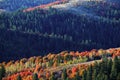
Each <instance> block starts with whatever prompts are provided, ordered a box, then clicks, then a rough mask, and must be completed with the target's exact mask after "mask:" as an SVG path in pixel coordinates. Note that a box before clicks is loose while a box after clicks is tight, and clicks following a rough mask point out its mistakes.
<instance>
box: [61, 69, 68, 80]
mask: <svg viewBox="0 0 120 80" xmlns="http://www.w3.org/2000/svg"><path fill="white" fill-rule="evenodd" d="M66 78H67V73H66V69H63V72H62V79H63V80H65V79H66Z"/></svg>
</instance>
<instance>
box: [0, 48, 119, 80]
mask: <svg viewBox="0 0 120 80" xmlns="http://www.w3.org/2000/svg"><path fill="white" fill-rule="evenodd" d="M1 79H2V80H120V48H110V49H107V50H103V49H99V50H95V49H93V50H91V51H84V52H79V51H70V52H68V51H62V52H60V53H58V54H48V55H46V56H43V57H42V56H34V57H30V58H28V59H27V58H23V59H20V60H17V61H14V60H11V61H9V62H2V63H0V80H1Z"/></svg>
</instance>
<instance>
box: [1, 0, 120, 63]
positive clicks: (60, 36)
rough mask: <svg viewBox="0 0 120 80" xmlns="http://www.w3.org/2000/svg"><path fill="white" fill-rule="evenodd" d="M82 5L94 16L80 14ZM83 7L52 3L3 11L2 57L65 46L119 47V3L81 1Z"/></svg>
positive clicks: (57, 49)
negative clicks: (32, 7) (56, 6)
mask: <svg viewBox="0 0 120 80" xmlns="http://www.w3.org/2000/svg"><path fill="white" fill-rule="evenodd" d="M65 4H66V3H65ZM81 8H83V10H85V13H87V14H89V15H90V14H91V15H93V16H91V17H90V16H89V15H87V14H84V13H79V14H78V12H79V10H82V9H81ZM81 8H80V9H79V8H78V9H79V10H75V11H77V12H75V11H73V10H74V9H73V8H71V9H73V10H71V11H70V10H60V9H56V8H52V7H51V8H48V9H35V10H33V11H28V12H23V10H24V9H23V10H18V11H15V12H10V13H9V12H7V13H6V12H4V13H2V14H1V15H0V20H1V21H0V33H1V35H0V42H1V43H0V53H1V54H2V55H0V56H1V57H2V59H1V61H3V60H5V59H6V61H7V60H10V59H16V58H15V57H16V56H18V55H19V57H17V58H18V59H20V58H21V57H30V56H33V55H45V53H48V52H56V53H58V52H60V51H63V50H79V51H84V50H90V49H93V48H96V49H100V48H104V49H106V48H109V47H119V46H120V38H119V34H120V27H119V25H120V11H119V10H120V6H119V5H118V4H111V3H108V2H103V1H100V2H96V1H89V2H85V3H84V4H82V5H81ZM76 9H77V8H76ZM83 10H82V11H83ZM86 10H88V11H86ZM91 11H92V12H91ZM80 12H81V11H80ZM89 12H91V13H89ZM95 15H96V16H97V17H96V16H95ZM12 54H14V56H15V57H14V58H13V57H12ZM23 54H24V55H23ZM7 55H11V56H9V57H7ZM6 57H7V58H6Z"/></svg>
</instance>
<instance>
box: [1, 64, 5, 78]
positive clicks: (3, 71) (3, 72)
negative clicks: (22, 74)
mask: <svg viewBox="0 0 120 80" xmlns="http://www.w3.org/2000/svg"><path fill="white" fill-rule="evenodd" d="M4 76H5V67H4V66H3V65H2V66H1V67H0V80H2V77H4Z"/></svg>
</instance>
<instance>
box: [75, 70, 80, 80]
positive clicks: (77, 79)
mask: <svg viewBox="0 0 120 80" xmlns="http://www.w3.org/2000/svg"><path fill="white" fill-rule="evenodd" d="M75 80H80V76H79V73H78V72H77V74H76V76H75Z"/></svg>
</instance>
